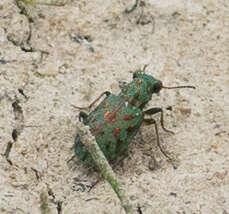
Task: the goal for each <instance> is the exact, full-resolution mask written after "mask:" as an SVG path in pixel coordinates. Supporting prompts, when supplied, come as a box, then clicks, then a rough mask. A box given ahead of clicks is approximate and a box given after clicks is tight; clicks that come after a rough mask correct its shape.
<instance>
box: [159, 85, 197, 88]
mask: <svg viewBox="0 0 229 214" xmlns="http://www.w3.org/2000/svg"><path fill="white" fill-rule="evenodd" d="M162 88H166V89H174V88H192V89H196V87H195V86H191V85H182V86H173V87H167V86H162Z"/></svg>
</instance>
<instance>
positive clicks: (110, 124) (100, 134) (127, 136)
mask: <svg viewBox="0 0 229 214" xmlns="http://www.w3.org/2000/svg"><path fill="white" fill-rule="evenodd" d="M145 67H146V66H145ZM145 67H144V69H143V70H142V71H141V70H140V71H136V72H134V73H133V80H132V82H130V83H128V84H123V85H120V88H121V92H120V93H119V94H118V95H115V94H112V93H110V92H109V91H105V92H103V93H102V94H101V95H100V96H99V97H98V98H97V99H96V100H95V101H94V102H92V103H91V104H90V105H89V106H88V107H76V106H74V107H76V108H78V109H80V110H85V109H89V110H90V109H91V108H92V107H93V106H94V105H95V104H96V103H97V102H98V101H99V100H100V99H101V98H102V97H103V96H104V95H105V98H104V99H103V100H102V102H101V103H100V104H99V105H98V106H97V107H95V109H94V110H93V111H91V112H90V113H89V114H88V115H87V114H86V113H85V112H83V111H80V113H79V120H80V121H81V120H82V121H83V123H84V124H85V125H88V126H89V127H90V131H91V133H92V135H94V136H95V139H96V142H97V143H98V145H99V147H100V149H101V150H102V152H103V153H104V155H105V157H106V158H107V160H108V161H114V160H116V159H117V157H119V156H120V155H122V154H124V153H125V152H126V151H127V149H128V145H129V144H130V142H131V140H132V139H133V137H134V136H135V135H136V134H137V132H138V130H139V128H140V127H141V125H142V124H143V123H145V124H147V125H150V124H154V127H155V132H156V141H157V145H158V147H159V149H160V151H161V152H162V153H163V154H164V155H165V156H166V157H167V158H168V159H171V158H170V157H169V156H168V155H167V154H166V152H165V151H164V150H163V149H162V147H161V145H160V140H159V134H158V128H157V123H156V121H155V119H153V118H150V119H149V118H145V116H146V115H153V114H156V113H160V114H161V115H160V123H161V127H162V128H163V129H164V131H166V132H170V133H173V132H172V131H170V130H168V129H166V128H165V127H164V119H163V110H162V108H159V107H154V108H150V109H148V110H145V111H144V110H143V109H144V107H145V105H146V104H147V103H148V102H149V101H150V100H151V99H152V94H157V93H159V92H160V90H161V89H163V88H165V89H174V88H193V89H195V87H194V86H175V87H166V86H163V84H162V82H161V81H160V80H157V79H155V78H154V77H153V76H151V75H148V74H145V73H144V70H145ZM75 153H76V155H77V156H78V157H79V159H80V160H81V161H83V162H84V163H86V164H92V163H93V159H92V156H91V154H90V152H89V151H88V150H87V149H86V147H85V146H84V145H83V143H82V142H81V139H80V135H79V134H77V135H76V137H75Z"/></svg>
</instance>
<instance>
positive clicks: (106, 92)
mask: <svg viewBox="0 0 229 214" xmlns="http://www.w3.org/2000/svg"><path fill="white" fill-rule="evenodd" d="M110 94H111V92H109V91H104V92H103V93H102V94H100V95H99V96H98V97H97V98H96V99H95V100H94V101H93V102H92V103H91V104H90V105H89V106H86V107H79V106H75V105H72V106H73V107H74V108H77V109H79V110H90V109H91V108H92V107H93V106H94V105H95V104H96V103H97V102H98V101H99V100H100V99H101V97H102V96H103V95H106V96H109V95H110Z"/></svg>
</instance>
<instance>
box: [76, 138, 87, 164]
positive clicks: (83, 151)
mask: <svg viewBox="0 0 229 214" xmlns="http://www.w3.org/2000/svg"><path fill="white" fill-rule="evenodd" d="M74 149H75V153H76V155H77V156H78V157H79V159H80V160H82V161H85V160H87V159H88V158H89V157H88V156H89V155H90V154H89V151H88V150H87V148H86V147H85V146H84V145H83V143H82V142H81V139H80V135H79V134H77V135H76V137H75V144H74Z"/></svg>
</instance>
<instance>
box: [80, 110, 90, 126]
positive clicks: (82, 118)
mask: <svg viewBox="0 0 229 214" xmlns="http://www.w3.org/2000/svg"><path fill="white" fill-rule="evenodd" d="M87 116H88V115H87V114H86V113H85V112H83V111H80V113H79V121H80V122H81V121H82V120H83V123H84V124H85V123H86V119H87Z"/></svg>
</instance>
